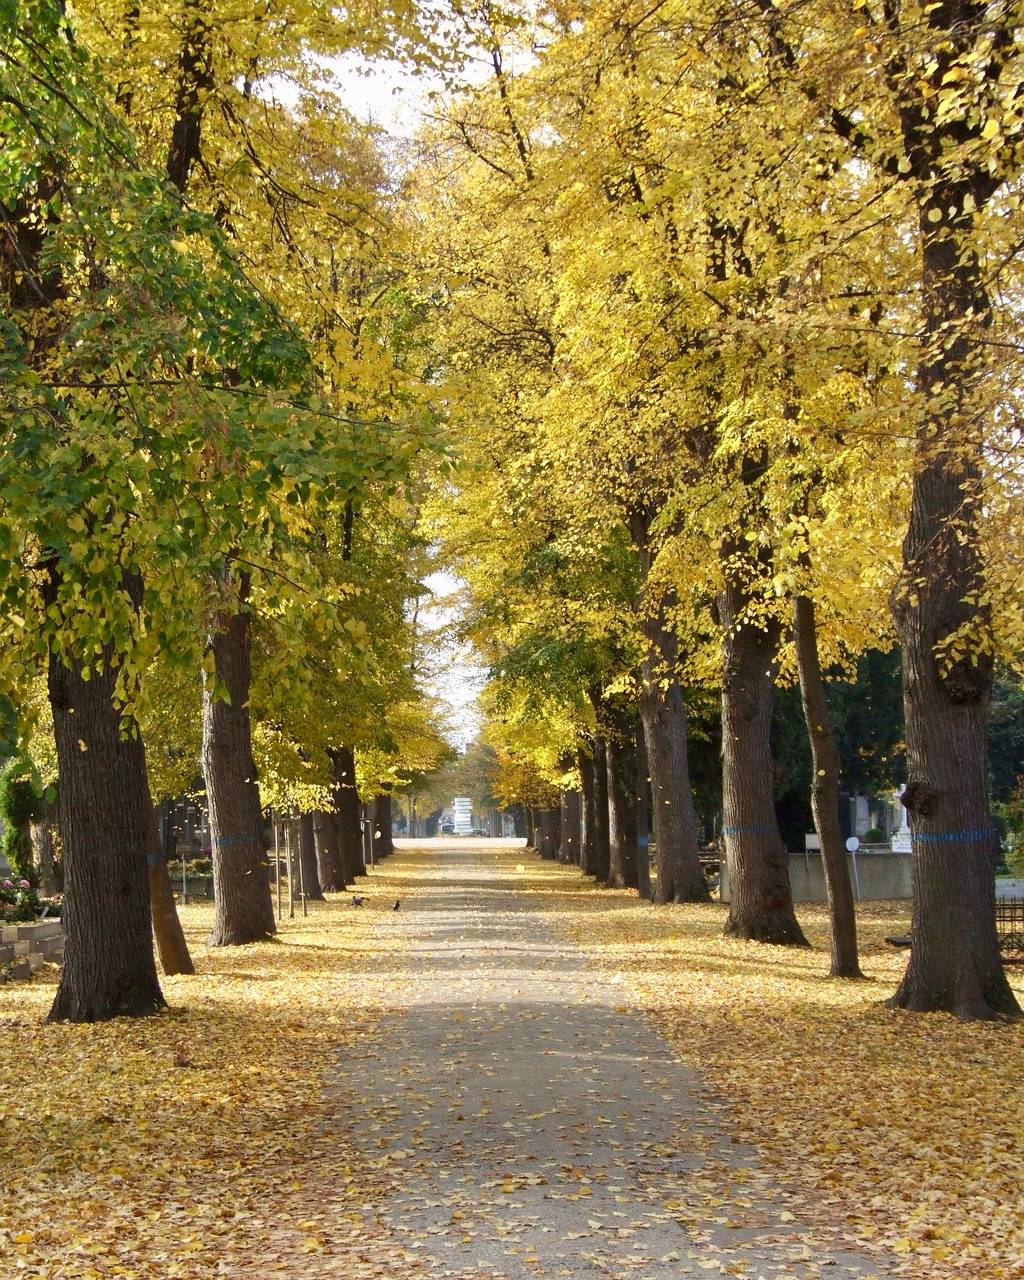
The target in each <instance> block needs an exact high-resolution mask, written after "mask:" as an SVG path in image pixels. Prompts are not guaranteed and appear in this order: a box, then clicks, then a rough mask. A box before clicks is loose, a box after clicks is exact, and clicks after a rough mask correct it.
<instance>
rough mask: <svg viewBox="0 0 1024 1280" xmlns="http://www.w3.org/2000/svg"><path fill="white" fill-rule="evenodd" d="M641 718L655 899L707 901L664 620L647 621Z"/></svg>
mask: <svg viewBox="0 0 1024 1280" xmlns="http://www.w3.org/2000/svg"><path fill="white" fill-rule="evenodd" d="M644 633H645V636H646V639H647V648H646V650H645V655H644V658H643V662H642V664H641V675H642V679H643V687H642V690H641V693H640V718H641V720H642V721H643V726H644V739H645V744H646V747H647V767H648V770H649V774H650V779H651V817H652V819H653V825H654V842H655V846H656V856H655V865H656V866H657V869H658V879H657V883H656V884H655V885H654V901H655V902H662V903H664V902H707V901H709V899H710V894H709V893H708V885H707V880H706V879H705V878H704V872H703V871H702V870H701V866H700V857H699V854H698V843H697V812H696V810H695V809H694V806H693V790H692V788H691V787H690V766H689V758H688V751H687V742H686V703H685V702H684V700H683V691H682V689H681V688H680V687H679V681H678V680H677V679H676V678H675V675H674V674H673V672H674V668H675V663H676V641H675V637H674V636H673V635H672V634H671V633H670V632H669V631H668V630H667V629H666V628H665V627H663V626H662V625H661V623H660V621H659V620H658V619H657V618H655V619H647V620H645V622H644Z"/></svg>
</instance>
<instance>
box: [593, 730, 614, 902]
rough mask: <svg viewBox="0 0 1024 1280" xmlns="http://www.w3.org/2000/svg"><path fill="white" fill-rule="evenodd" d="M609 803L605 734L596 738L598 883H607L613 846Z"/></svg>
mask: <svg viewBox="0 0 1024 1280" xmlns="http://www.w3.org/2000/svg"><path fill="white" fill-rule="evenodd" d="M610 821H611V818H610V811H609V804H608V750H607V744H606V742H605V739H604V736H603V735H602V734H598V735H597V737H596V738H595V739H594V823H595V829H594V854H595V857H594V871H593V875H594V877H595V879H596V880H597V882H598V884H607V883H608V876H609V874H610V872H611V861H612V848H611V826H610Z"/></svg>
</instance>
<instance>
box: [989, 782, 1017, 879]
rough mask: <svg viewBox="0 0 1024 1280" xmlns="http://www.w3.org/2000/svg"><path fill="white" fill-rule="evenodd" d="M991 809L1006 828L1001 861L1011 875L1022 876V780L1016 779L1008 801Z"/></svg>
mask: <svg viewBox="0 0 1024 1280" xmlns="http://www.w3.org/2000/svg"><path fill="white" fill-rule="evenodd" d="M993 808H994V811H995V814H996V817H997V818H1001V819H1002V821H1003V823H1004V824H1005V826H1006V833H1005V835H1004V836H1003V841H1002V852H1003V860H1004V861H1005V863H1006V865H1007V867H1008V869H1009V871H1010V874H1011V875H1015V876H1024V778H1018V779H1017V785H1016V786H1015V787H1014V789H1013V791H1012V792H1011V793H1010V798H1009V800H1007V801H1005V802H1004V803H1003V804H997V805H994V806H993Z"/></svg>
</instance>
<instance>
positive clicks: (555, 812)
mask: <svg viewBox="0 0 1024 1280" xmlns="http://www.w3.org/2000/svg"><path fill="white" fill-rule="evenodd" d="M538 825H539V827H540V847H539V849H538V850H537V852H538V853H539V854H540V856H541V857H542V858H546V859H547V860H548V861H549V862H553V861H554V860H555V859H556V858H557V857H558V847H559V843H560V840H561V831H562V814H561V810H560V809H542V810H541V811H540V821H539V823H538Z"/></svg>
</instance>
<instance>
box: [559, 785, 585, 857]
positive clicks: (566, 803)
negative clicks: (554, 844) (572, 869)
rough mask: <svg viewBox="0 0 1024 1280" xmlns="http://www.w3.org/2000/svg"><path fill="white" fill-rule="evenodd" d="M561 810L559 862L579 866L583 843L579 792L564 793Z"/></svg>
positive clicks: (562, 794) (560, 799)
mask: <svg viewBox="0 0 1024 1280" xmlns="http://www.w3.org/2000/svg"><path fill="white" fill-rule="evenodd" d="M559 806H560V809H561V824H560V827H561V839H560V840H559V845H558V861H559V862H562V863H565V864H567V865H572V866H577V867H578V866H579V864H580V846H581V841H582V835H583V831H582V812H581V806H582V796H581V795H580V793H579V792H578V791H563V792H562V793H561V796H560V798H559Z"/></svg>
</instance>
